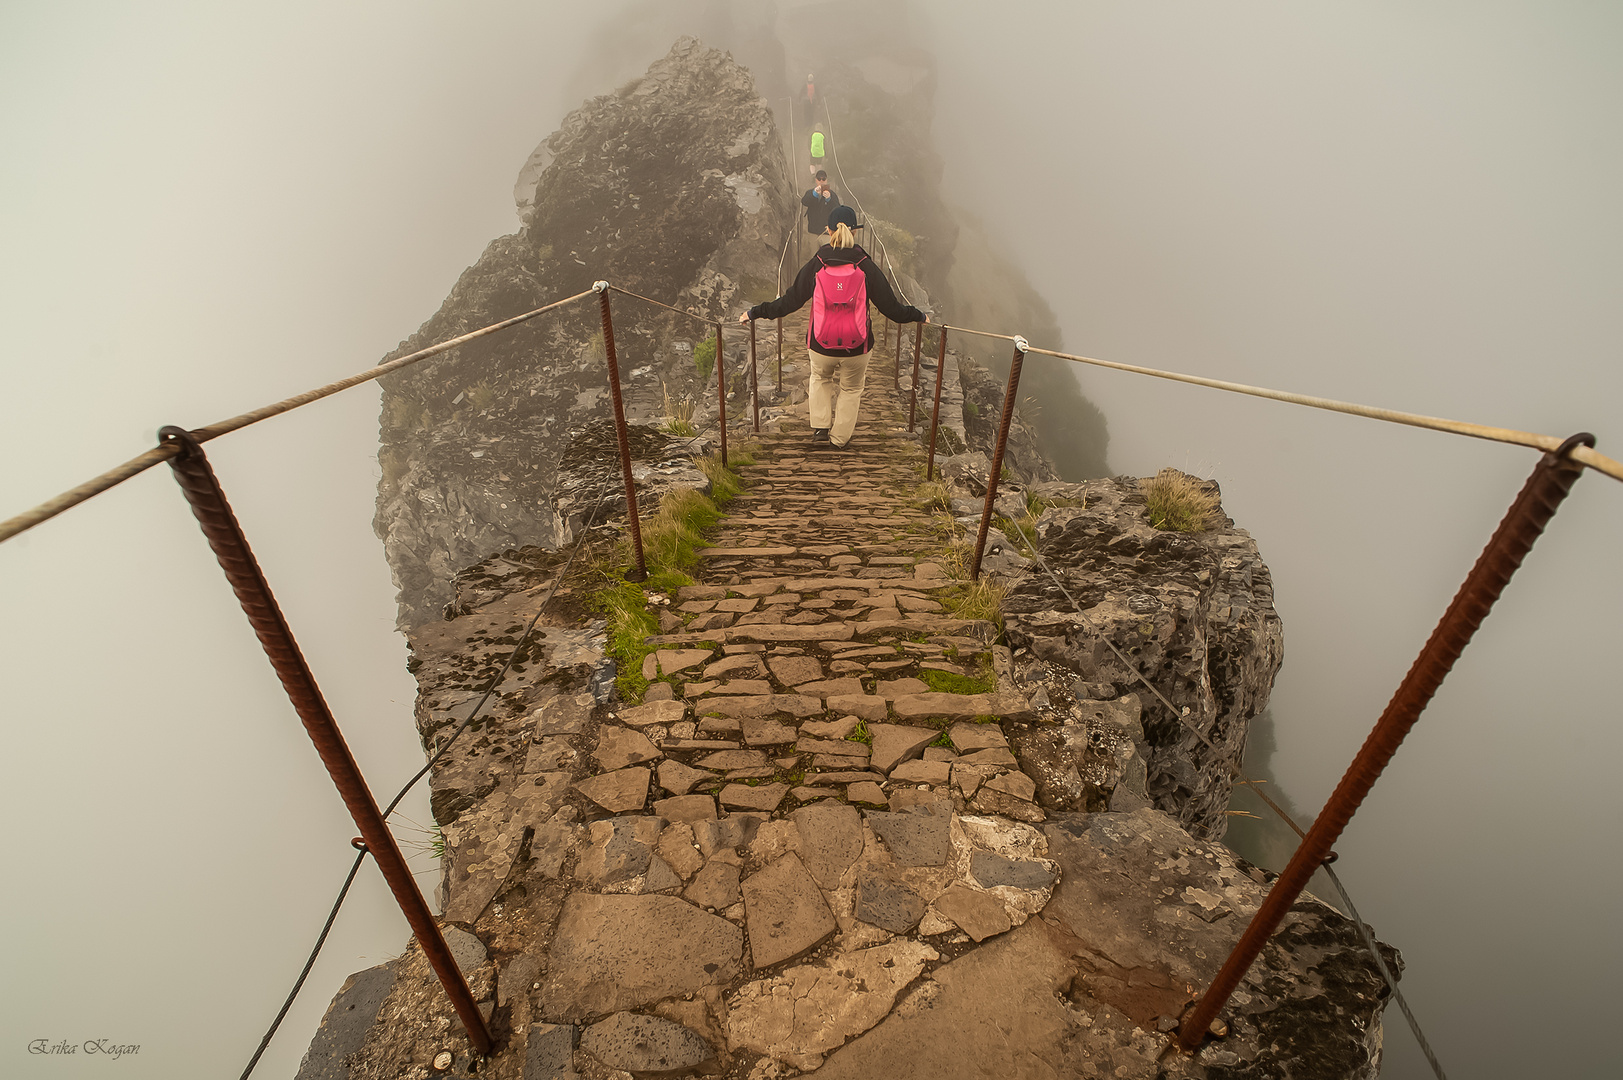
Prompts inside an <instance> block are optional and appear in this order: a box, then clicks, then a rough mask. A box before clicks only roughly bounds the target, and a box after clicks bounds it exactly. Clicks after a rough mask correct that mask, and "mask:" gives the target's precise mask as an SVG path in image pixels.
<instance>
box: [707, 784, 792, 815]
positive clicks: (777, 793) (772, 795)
mask: <svg viewBox="0 0 1623 1080" xmlns="http://www.w3.org/2000/svg"><path fill="white" fill-rule="evenodd" d="M787 794H789V785H788V784H761V785H759V786H757V787H750V786H749V785H748V784H728V785H727V786H726V787H724V788H722V789H721V805H722V806H724V807H726V808H727V809H729V810H762V811H765V812H767V813H771V812H772V811H774V810H776V809H777V808H778V804H779V803H781V802H783V797H784V796H785V795H787Z"/></svg>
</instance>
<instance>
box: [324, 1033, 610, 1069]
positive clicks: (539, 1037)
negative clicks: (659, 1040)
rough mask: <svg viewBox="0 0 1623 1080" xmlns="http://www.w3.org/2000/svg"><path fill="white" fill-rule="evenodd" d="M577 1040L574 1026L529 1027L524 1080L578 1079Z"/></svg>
mask: <svg viewBox="0 0 1623 1080" xmlns="http://www.w3.org/2000/svg"><path fill="white" fill-rule="evenodd" d="M579 1037H580V1032H579V1030H578V1029H577V1028H576V1027H575V1026H574V1025H573V1024H531V1025H530V1034H529V1037H528V1038H527V1039H526V1040H525V1042H524V1080H574V1078H575V1077H576V1076H578V1075H579V1074H578V1073H576V1072H575V1068H574V1063H575V1040H576V1039H577V1038H579ZM297 1080H303V1078H302V1077H300V1078H297ZM344 1080H348V1072H347V1071H346V1072H345V1077H344Z"/></svg>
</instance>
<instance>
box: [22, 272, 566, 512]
mask: <svg viewBox="0 0 1623 1080" xmlns="http://www.w3.org/2000/svg"><path fill="white" fill-rule="evenodd" d="M591 295H592V290H590V289H587V290H586V291H585V292H583V293H576V294H575V295H574V296H570V297H566V298H565V299H563V300H559V301H556V302H555V303H551V304H547V305H545V306H544V307H538V308H536V309H535V310H533V311H526V312H525V313H524V314H522V315H515V316H513V317H512V318H511V319H503V320H502V321H501V322H495V323H491V324H490V325H489V326H482V327H480V328H479V329H477V330H474V331H471V332H469V333H466V334H463V335H462V336H461V337H455V338H452V339H451V340H449V341H442V342H440V343H439V344H438V345H430V346H429V347H428V348H426V349H419V350H418V351H417V352H414V353H412V354H410V355H409V356H402V357H399V358H397V359H394V360H390V361H389V362H387V363H384V364H379V365H377V366H376V367H373V368H368V369H367V370H365V371H363V372H360V373H359V374H357V375H351V376H350V377H349V378H347V379H339V380H338V381H337V382H330V383H328V384H327V385H325V386H318V387H316V388H315V389H314V390H306V391H305V392H304V393H302V394H295V395H294V396H293V397H290V398H284V399H283V400H281V401H278V402H276V403H275V404H274V405H266V406H264V407H263V408H258V409H255V410H253V411H252V412H245V413H243V414H242V415H240V416H233V417H232V418H231V419H229V420H221V421H219V422H218V423H214V424H210V425H208V426H207V427H203V428H198V429H197V430H195V431H193V432H192V437H193V438H194V439H195V440H196V441H197V442H200V443H203V442H208V441H209V440H210V439H217V438H219V437H220V436H221V435H228V434H230V433H231V432H233V431H239V430H241V429H242V428H245V427H247V426H249V425H250V424H257V423H259V422H260V421H261V420H268V419H270V418H271V417H273V416H280V415H281V414H282V413H285V412H291V411H292V410H294V409H297V408H299V407H300V406H301V405H308V404H310V403H311V402H312V401H320V400H321V399H322V398H324V397H330V396H332V395H333V394H336V393H338V392H339V391H341V390H348V389H349V388H350V387H352V386H359V385H360V384H362V383H365V382H371V381H372V380H373V379H376V378H379V377H380V376H383V375H387V374H389V373H390V372H393V371H399V370H400V369H401V368H403V367H408V366H410V365H411V364H415V363H417V362H419V361H421V360H427V359H428V358H429V357H431V356H438V355H439V354H440V353H443V352H446V351H448V350H450V349H454V348H456V347H457V346H458V345H466V344H467V343H468V342H470V341H474V340H476V339H478V338H482V337H486V336H488V335H490V334H494V333H496V332H498V331H501V330H506V329H507V328H508V327H510V326H517V325H518V324H519V323H522V322H527V321H528V320H530V319H533V318H535V317H536V316H538V315H543V314H545V313H546V312H549V311H555V310H557V309H558V308H561V307H564V306H565V305H567V304H572V303H574V302H575V301H577V300H584V299H586V298H587V297H588V296H591ZM179 452H180V451H179V449H178V448H177V447H176V446H175V445H174V444H171V443H163V444H160V445H158V446H155V447H153V448H152V449H151V450H148V451H147V452H146V453H144V454H140V455H138V456H136V457H133V458H131V459H130V460H128V461H126V462H125V463H124V464H122V465H119V466H116V467H115V468H111V469H108V470H107V471H106V472H104V473H102V474H101V475H100V476H96V477H93V478H91V479H89V480H86V481H85V482H84V483H82V484H80V485H79V486H77V487H74V488H70V489H69V490H67V491H64V492H63V493H62V494H60V495H58V496H57V497H56V498H54V499H48V500H46V501H45V502H43V503H40V504H39V505H38V506H36V507H34V508H33V509H32V510H28V511H26V512H24V513H21V514H18V515H17V516H16V517H12V518H7V519H6V520H5V521H0V543H4V542H5V541H7V540H10V539H11V538H12V537H14V536H16V535H18V534H19V533H24V532H27V531H28V530H29V529H32V528H33V527H34V526H36V525H39V524H42V523H44V522H47V521H49V520H51V519H52V518H54V517H56V516H57V515H58V514H60V513H62V512H63V511H65V510H71V509H73V508H74V507H75V506H78V505H79V504H80V503H82V502H85V501H86V500H88V499H92V498H94V497H95V496H97V495H100V494H101V493H102V492H104V491H107V490H109V489H111V488H115V487H117V486H118V485H119V484H122V483H123V482H124V481H126V480H128V479H130V478H132V477H135V476H139V475H140V474H141V473H143V472H145V471H146V470H148V469H150V468H152V467H153V466H154V465H158V464H161V463H163V462H165V461H168V460H169V459H170V458H172V457H174V456H175V455H176V454H178V453H179Z"/></svg>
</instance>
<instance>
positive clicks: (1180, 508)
mask: <svg viewBox="0 0 1623 1080" xmlns="http://www.w3.org/2000/svg"><path fill="white" fill-rule="evenodd" d="M1140 488H1141V490H1142V491H1143V492H1144V501H1145V502H1146V503H1147V504H1149V509H1150V524H1151V525H1153V526H1155V527H1156V528H1157V529H1163V530H1165V531H1168V532H1182V533H1197V532H1205V531H1206V530H1207V529H1210V528H1212V527H1213V526H1215V525H1216V524H1217V496H1216V495H1215V494H1213V493H1212V492H1211V491H1209V490H1207V488H1206V487H1205V486H1204V485H1203V484H1202V483H1201V481H1200V480H1199V479H1197V478H1195V477H1193V476H1190V475H1189V474H1188V473H1186V472H1180V471H1179V470H1177V469H1173V468H1166V469H1162V470H1161V471H1160V472H1158V473H1156V474H1155V475H1154V476H1152V477H1150V479H1148V480H1145V481H1144V482H1143V483H1142V484H1141V485H1140Z"/></svg>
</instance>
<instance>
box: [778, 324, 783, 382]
mask: <svg viewBox="0 0 1623 1080" xmlns="http://www.w3.org/2000/svg"><path fill="white" fill-rule="evenodd" d="M778 392H779V393H780V394H781V393H782V392H783V320H782V319H779V320H778Z"/></svg>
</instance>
